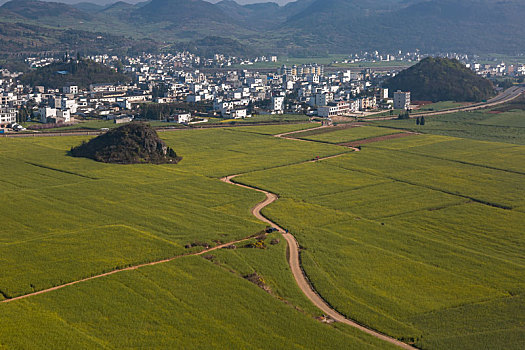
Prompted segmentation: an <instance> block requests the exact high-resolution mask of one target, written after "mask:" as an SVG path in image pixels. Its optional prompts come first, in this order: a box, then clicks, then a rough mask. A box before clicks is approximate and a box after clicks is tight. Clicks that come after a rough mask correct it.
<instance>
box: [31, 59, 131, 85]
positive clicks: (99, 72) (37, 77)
mask: <svg viewBox="0 0 525 350" xmlns="http://www.w3.org/2000/svg"><path fill="white" fill-rule="evenodd" d="M129 81H131V77H130V76H128V75H125V74H121V73H119V72H116V71H115V70H114V69H112V68H110V67H107V66H105V65H103V64H100V63H97V62H94V61H91V60H87V59H70V60H68V61H67V62H55V63H52V64H50V65H48V66H45V67H41V68H37V69H35V70H33V71H31V72H28V73H26V74H24V75H23V76H22V78H21V82H22V84H25V85H30V86H38V85H41V86H45V87H46V88H51V89H60V88H62V87H63V86H66V85H69V84H70V85H77V86H79V87H80V88H88V87H89V85H90V84H102V83H108V84H117V83H127V82H129Z"/></svg>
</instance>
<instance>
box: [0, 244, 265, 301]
mask: <svg viewBox="0 0 525 350" xmlns="http://www.w3.org/2000/svg"><path fill="white" fill-rule="evenodd" d="M254 237H255V236H254V235H252V236H250V237H246V238H243V239H239V240H236V241H232V242H228V243H223V244H220V245H218V246H215V247H212V248H209V249H205V250H203V251H200V252H197V253H190V254H182V255H177V256H174V257H171V258H168V259H163V260H157V261H152V262H149V263H144V264H140V265H134V266H129V267H125V268H122V269H117V270H113V271H109V272H106V273H102V274H99V275H96V276H91V277H87V278H83V279H80V280H77V281H72V282H69V283H64V284H61V285H59V286H55V287H51V288H47V289H43V290H40V291H38V292H34V293H29V294H24V295H20V296H18V297H14V298H8V299H4V300H0V303H9V302H12V301H16V300H21V299H26V298H29V297H33V296H35V295H40V294H45V293H49V292H52V291H55V290H58V289H62V288H64V287H68V286H73V285H75V284H79V283H82V282H87V281H91V280H94V279H97V278H101V277H106V276H111V275H114V274H116V273H119V272H124V271H133V270H137V269H140V268H142V267H146V266H155V265H159V264H165V263H168V262H170V261H173V260H176V259H179V258H183V257H187V256H199V255H203V254H206V253H209V252H213V251H214V250H218V249H222V248H225V247H228V246H230V245H232V244H236V243H241V242H244V241H247V240H250V239H252V238H254Z"/></svg>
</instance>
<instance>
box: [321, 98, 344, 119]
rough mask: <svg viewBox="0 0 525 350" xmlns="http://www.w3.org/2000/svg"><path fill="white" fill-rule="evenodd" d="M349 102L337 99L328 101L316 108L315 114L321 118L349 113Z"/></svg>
mask: <svg viewBox="0 0 525 350" xmlns="http://www.w3.org/2000/svg"><path fill="white" fill-rule="evenodd" d="M350 109H351V108H350V103H349V102H347V101H339V102H337V103H330V104H329V105H328V106H321V107H319V108H318V109H317V115H318V116H319V117H322V118H328V117H335V116H337V115H347V114H349V113H350Z"/></svg>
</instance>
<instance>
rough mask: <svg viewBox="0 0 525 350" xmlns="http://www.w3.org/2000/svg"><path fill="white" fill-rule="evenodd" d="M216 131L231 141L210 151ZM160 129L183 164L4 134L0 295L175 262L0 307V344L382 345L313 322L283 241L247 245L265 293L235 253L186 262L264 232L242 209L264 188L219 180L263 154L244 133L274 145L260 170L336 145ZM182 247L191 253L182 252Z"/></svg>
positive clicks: (343, 328)
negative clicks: (75, 152) (128, 158)
mask: <svg viewBox="0 0 525 350" xmlns="http://www.w3.org/2000/svg"><path fill="white" fill-rule="evenodd" d="M186 133H191V136H189V135H186ZM220 134H226V135H227V138H225V139H227V140H228V142H223V143H222V144H219V143H217V144H215V145H214V148H209V147H207V146H206V141H207V140H209V139H214V138H220V136H218V135H220ZM163 136H165V139H167V140H168V142H169V143H170V144H172V145H179V146H180V145H182V144H183V143H184V144H185V145H186V147H185V148H183V147H182V146H180V147H178V149H177V152H179V154H181V155H183V156H184V160H183V162H182V163H180V164H179V165H180V166H169V165H160V166H156V165H134V166H123V165H110V164H102V163H96V162H93V161H91V160H87V159H80V158H71V157H69V156H67V154H66V151H67V150H68V149H69V147H71V146H72V145H76V144H78V143H80V142H81V141H82V140H83V139H84V138H83V137H60V138H54V137H52V138H48V137H46V138H24V139H0V144H1V147H0V149H1V151H0V164H1V166H2V169H3V170H4V173H3V175H5V176H4V177H3V178H2V182H1V183H2V188H3V198H4V200H2V201H1V202H0V205H1V211H0V213H2V223H3V225H2V228H1V229H0V270H1V271H2V274H0V291H1V293H0V301H1V300H6V299H10V298H13V297H16V296H19V295H25V294H28V293H32V292H35V291H39V290H43V289H46V288H50V287H53V286H57V285H61V284H64V283H68V282H72V281H76V280H79V279H84V278H87V277H90V276H94V275H98V274H102V273H104V272H108V271H114V270H115V269H122V268H125V267H127V266H135V265H138V264H143V263H147V262H151V261H159V260H161V259H166V258H171V257H177V256H180V257H179V258H178V259H175V260H173V261H171V262H169V263H167V262H166V263H164V264H162V265H156V266H149V267H143V268H141V269H139V270H129V271H123V272H120V273H118V274H113V275H110V276H105V277H101V278H97V279H93V280H89V281H85V282H82V283H80V284H76V285H74V286H69V287H66V288H63V289H60V290H56V291H50V292H48V293H45V294H41V295H35V296H31V297H29V298H26V299H23V300H16V301H12V302H9V303H1V304H0V314H1V315H2V316H0V348H4V347H6V348H35V347H36V348H42V347H52V348H57V349H60V348H64V349H65V348H71V347H76V348H100V347H106V348H108V347H109V348H130V347H131V348H137V347H139V348H140V347H149V348H155V347H157V348H158V347H167V348H181V347H185V348H202V347H204V346H205V347H229V348H261V347H263V345H264V346H268V345H269V344H279V345H280V346H281V345H283V344H284V346H286V347H287V348H314V347H317V346H324V347H328V346H330V345H333V344H336V346H338V347H341V348H343V347H345V348H355V349H362V348H370V349H378V348H381V349H385V348H389V345H388V344H386V343H384V342H383V341H380V340H377V339H374V338H373V337H370V336H368V335H366V334H362V333H361V332H359V331H357V330H354V329H351V328H349V327H346V326H342V325H337V326H335V327H334V326H329V325H325V324H323V323H320V322H319V321H316V320H315V319H314V316H319V315H320V314H319V311H318V310H317V309H315V307H313V305H312V304H311V303H310V302H309V301H308V300H307V299H306V298H305V297H304V296H303V295H302V294H301V293H300V291H299V289H298V287H297V286H296V285H295V284H294V280H293V276H292V275H291V274H290V275H289V274H288V273H289V268H288V266H287V264H286V256H285V254H286V249H285V243H284V242H281V243H280V244H278V245H276V246H272V247H271V249H268V250H264V251H262V250H261V251H260V253H262V254H258V253H259V251H257V252H254V253H253V254H251V252H253V251H254V249H245V251H246V252H245V253H244V255H247V259H250V261H251V262H250V266H251V267H252V268H255V270H254V271H257V272H258V273H259V274H260V275H261V276H263V277H264V278H265V279H266V280H268V285H269V286H271V288H272V293H267V292H265V291H263V290H262V289H261V288H259V287H258V286H256V285H255V284H253V283H251V282H249V281H247V280H246V279H244V278H243V276H244V274H245V273H246V272H245V271H247V269H246V267H245V266H240V265H238V264H236V263H232V261H235V257H236V256H240V254H241V253H237V252H232V251H224V252H217V254H219V253H220V254H221V255H220V256H221V261H224V266H223V265H222V264H219V265H217V264H212V263H210V262H209V261H206V260H204V259H203V258H202V257H183V256H182V255H184V254H187V253H190V252H197V251H200V250H203V249H204V247H203V245H204V244H206V245H210V246H214V245H217V244H220V243H223V242H231V241H234V240H237V239H242V238H245V237H248V236H251V235H253V234H255V233H258V232H260V231H261V230H262V229H264V227H265V225H263V223H261V222H259V221H257V220H256V219H255V218H253V216H252V215H251V213H250V211H249V208H250V207H251V206H252V205H253V204H254V203H256V202H258V201H260V200H261V199H262V195H261V194H259V193H257V192H254V191H251V190H246V189H239V188H236V187H233V186H231V185H228V184H224V183H222V182H221V181H219V180H218V179H216V178H215V177H218V176H220V175H221V174H222V172H235V171H240V170H245V169H247V168H249V164H255V163H253V158H255V159H256V158H257V155H258V153H259V150H258V149H257V148H256V147H253V145H254V143H251V144H250V142H249V138H250V137H253V138H255V141H252V142H255V143H257V142H259V143H261V142H265V143H266V146H267V148H268V149H269V150H271V148H272V147H274V148H275V150H273V151H271V152H275V153H276V152H277V148H279V147H280V148H281V157H279V158H277V157H276V156H274V157H273V158H275V159H273V158H272V157H267V158H265V157H261V161H260V162H259V164H258V166H259V167H263V168H266V167H274V166H283V165H285V164H287V163H288V162H289V163H296V162H301V161H305V160H309V159H312V158H314V157H315V156H316V155H318V154H320V153H321V154H325V155H331V154H334V153H338V152H341V151H346V150H341V149H339V148H338V147H333V146H329V145H312V146H314V147H311V149H309V148H310V147H306V148H305V147H301V149H296V148H294V146H296V145H297V143H296V142H294V141H290V140H279V139H276V138H273V137H266V138H265V139H264V140H261V139H259V137H260V136H261V135H252V134H251V133H243V132H234V131H227V130H195V131H193V130H189V131H178V132H173V133H164V134H163ZM261 137H262V136H261ZM178 138H180V139H181V140H180V141H179V140H178ZM177 142H180V144H177ZM241 144H242V146H241ZM297 146H299V145H297ZM174 147H177V146H174ZM241 147H242V148H243V149H244V151H243V152H242V153H241V152H237V153H235V154H236V155H237V156H236V157H235V158H232V157H230V154H229V153H228V152H229V151H230V152H232V151H231V150H234V149H235V150H236V149H240V148H241ZM286 148H288V151H287V152H286V153H282V152H283V150H284V149H286ZM181 149H182V150H181ZM210 152H211V153H212V154H210ZM205 153H206V155H207V157H209V158H206V160H203V161H202V162H201V163H200V167H197V166H196V165H195V164H192V162H191V160H192V158H193V157H199V156H200V157H203V155H204V154H205ZM184 162H187V163H188V164H187V165H186V166H183V165H184ZM250 162H252V163H250ZM216 163H219V164H220V167H217V164H216ZM247 164H248V165H247ZM203 174H206V175H209V176H211V177H209V176H205V175H203ZM13 212H14V213H16V215H13V214H12V213H13ZM191 243H194V244H195V247H193V248H190V249H187V248H185V245H187V244H191ZM240 249H241V250H242V248H240ZM266 252H267V253H268V254H265V253H266ZM228 254H230V255H231V256H232V257H234V259H233V260H231V259H230V258H229V255H228ZM205 257H206V258H209V255H206V256H205ZM266 259H269V260H266ZM268 263H271V264H270V265H269V264H268ZM272 264H273V265H272ZM226 266H228V268H226ZM276 266H278V267H279V271H278V270H275V269H274V267H276ZM234 269H235V270H237V271H235V270H234ZM296 308H298V309H299V310H303V311H298V310H297V309H296ZM261 322H262V323H261Z"/></svg>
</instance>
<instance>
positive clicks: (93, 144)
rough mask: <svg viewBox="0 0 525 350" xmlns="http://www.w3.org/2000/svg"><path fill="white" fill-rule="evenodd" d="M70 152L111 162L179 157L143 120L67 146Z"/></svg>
mask: <svg viewBox="0 0 525 350" xmlns="http://www.w3.org/2000/svg"><path fill="white" fill-rule="evenodd" d="M70 155H72V156H73V157H83V158H89V159H93V160H96V161H97V162H103V163H115V164H144V163H151V164H176V163H178V162H179V161H181V160H182V158H181V157H179V156H177V154H176V153H175V151H174V150H173V149H171V148H170V147H167V146H166V144H165V143H164V141H162V140H161V139H160V138H159V136H158V135H157V132H156V131H155V130H154V129H153V128H152V127H151V126H150V125H149V124H146V123H130V124H126V125H124V126H121V127H119V128H117V129H113V130H110V131H108V132H107V133H105V134H102V135H100V136H97V137H96V138H94V139H91V140H90V141H89V142H83V143H82V144H81V145H80V146H77V147H73V148H71V151H70Z"/></svg>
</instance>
